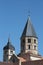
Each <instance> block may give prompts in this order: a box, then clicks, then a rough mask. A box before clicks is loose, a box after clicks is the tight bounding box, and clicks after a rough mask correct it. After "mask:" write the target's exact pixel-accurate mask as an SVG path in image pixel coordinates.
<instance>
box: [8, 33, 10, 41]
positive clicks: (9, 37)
mask: <svg viewBox="0 0 43 65" xmlns="http://www.w3.org/2000/svg"><path fill="white" fill-rule="evenodd" d="M8 42H10V34H9V37H8Z"/></svg>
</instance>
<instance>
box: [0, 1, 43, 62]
mask: <svg viewBox="0 0 43 65" xmlns="http://www.w3.org/2000/svg"><path fill="white" fill-rule="evenodd" d="M29 10H30V15H31V16H30V17H31V21H32V23H33V25H34V28H35V31H36V33H37V36H38V51H39V53H40V54H41V55H43V0H0V61H2V60H3V47H4V46H5V45H6V44H7V41H8V37H9V34H10V39H11V42H12V44H13V45H14V46H15V52H16V54H18V53H19V52H20V36H21V34H22V31H23V29H24V26H25V24H26V21H27V18H28V11H29Z"/></svg>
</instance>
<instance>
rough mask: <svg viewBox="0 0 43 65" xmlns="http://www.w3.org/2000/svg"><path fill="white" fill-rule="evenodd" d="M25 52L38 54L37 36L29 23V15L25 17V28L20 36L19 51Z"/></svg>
mask: <svg viewBox="0 0 43 65" xmlns="http://www.w3.org/2000/svg"><path fill="white" fill-rule="evenodd" d="M27 52H29V53H30V52H31V53H32V54H38V38H37V35H36V32H35V30H34V27H33V25H32V23H31V20H30V17H28V19H27V22H26V25H25V28H24V30H23V33H22V36H21V53H27Z"/></svg>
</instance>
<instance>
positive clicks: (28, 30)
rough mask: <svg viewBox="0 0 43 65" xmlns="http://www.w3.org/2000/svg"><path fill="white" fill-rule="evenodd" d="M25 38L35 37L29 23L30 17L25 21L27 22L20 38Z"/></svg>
mask: <svg viewBox="0 0 43 65" xmlns="http://www.w3.org/2000/svg"><path fill="white" fill-rule="evenodd" d="M25 36H32V37H37V35H36V32H35V30H34V27H33V25H32V23H31V21H30V17H28V19H27V22H26V25H25V28H24V30H23V33H22V36H21V38H22V37H25Z"/></svg>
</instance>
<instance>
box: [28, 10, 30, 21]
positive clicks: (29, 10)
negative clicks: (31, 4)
mask: <svg viewBox="0 0 43 65" xmlns="http://www.w3.org/2000/svg"><path fill="white" fill-rule="evenodd" d="M28 19H29V20H30V10H29V11H28Z"/></svg>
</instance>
